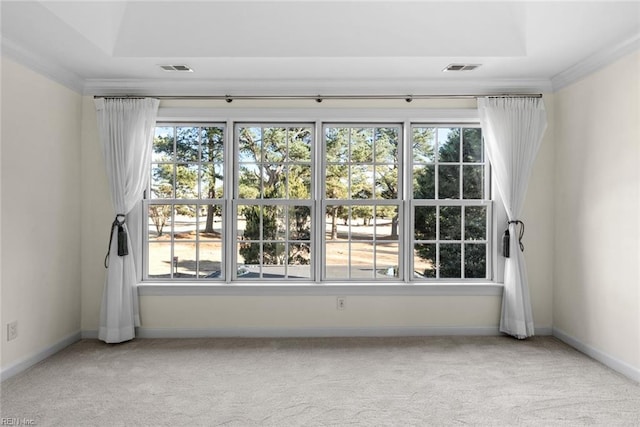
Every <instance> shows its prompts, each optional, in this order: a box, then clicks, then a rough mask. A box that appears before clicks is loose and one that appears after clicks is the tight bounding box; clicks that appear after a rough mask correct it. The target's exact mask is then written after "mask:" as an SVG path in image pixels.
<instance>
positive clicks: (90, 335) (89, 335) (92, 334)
mask: <svg viewBox="0 0 640 427" xmlns="http://www.w3.org/2000/svg"><path fill="white" fill-rule="evenodd" d="M80 337H81V338H82V339H83V340H97V339H98V330H97V329H96V330H88V331H82V332H80Z"/></svg>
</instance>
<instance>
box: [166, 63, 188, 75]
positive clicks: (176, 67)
mask: <svg viewBox="0 0 640 427" xmlns="http://www.w3.org/2000/svg"><path fill="white" fill-rule="evenodd" d="M160 68H162V69H163V70H164V71H179V72H183V73H193V70H192V69H191V68H189V66H187V65H161V66H160Z"/></svg>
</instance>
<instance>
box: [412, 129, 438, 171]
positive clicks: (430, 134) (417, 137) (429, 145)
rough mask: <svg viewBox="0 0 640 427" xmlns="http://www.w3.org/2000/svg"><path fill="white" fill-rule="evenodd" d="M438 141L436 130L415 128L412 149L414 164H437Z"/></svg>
mask: <svg viewBox="0 0 640 427" xmlns="http://www.w3.org/2000/svg"><path fill="white" fill-rule="evenodd" d="M435 147H436V139H435V129H434V128H413V140H412V144H411V149H412V152H413V162H414V163H433V162H435V160H436V159H435V150H436V148H435Z"/></svg>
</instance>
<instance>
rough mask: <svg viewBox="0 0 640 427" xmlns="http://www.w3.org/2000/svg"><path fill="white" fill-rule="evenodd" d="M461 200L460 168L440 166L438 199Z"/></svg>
mask: <svg viewBox="0 0 640 427" xmlns="http://www.w3.org/2000/svg"><path fill="white" fill-rule="evenodd" d="M459 198H460V166H451V165H447V166H443V165H440V166H438V199H440V200H443V199H459Z"/></svg>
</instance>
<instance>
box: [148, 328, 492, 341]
mask: <svg viewBox="0 0 640 427" xmlns="http://www.w3.org/2000/svg"><path fill="white" fill-rule="evenodd" d="M445 335H456V336H462V335H480V336H482V335H500V332H499V331H498V328H497V327H491V326H488V327H335V328H274V327H266V328H261V327H253V328H252V327H248V328H202V329H200V328H194V329H187V328H182V329H180V328H177V329H165V328H138V330H137V336H138V337H139V338H209V337H211V338H213V337H215V338H221V337H245V338H305V337H309V338H315V337H402V336H445Z"/></svg>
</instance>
